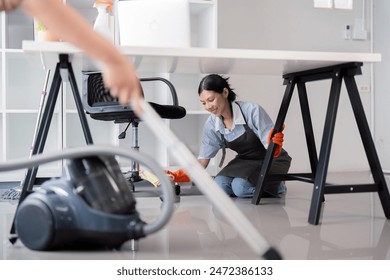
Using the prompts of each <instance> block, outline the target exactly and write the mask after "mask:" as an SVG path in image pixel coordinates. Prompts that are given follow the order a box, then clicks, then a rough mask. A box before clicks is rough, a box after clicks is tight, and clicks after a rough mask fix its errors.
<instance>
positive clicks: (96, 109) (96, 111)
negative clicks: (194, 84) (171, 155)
mask: <svg viewBox="0 0 390 280" xmlns="http://www.w3.org/2000/svg"><path fill="white" fill-rule="evenodd" d="M140 82H141V90H142V94H144V92H143V89H142V84H143V83H146V82H162V83H165V84H166V85H167V86H168V88H169V90H170V93H171V96H172V105H162V104H157V103H154V102H149V104H150V105H151V106H152V107H153V108H154V110H155V111H156V112H157V113H158V115H159V116H160V117H161V118H163V119H181V118H183V117H184V116H185V115H186V110H185V108H184V107H181V106H179V101H178V98H177V94H176V90H175V87H174V86H173V84H172V83H171V82H170V81H168V80H167V79H164V78H161V77H152V78H141V79H140ZM82 101H83V106H84V109H85V111H86V112H87V113H88V114H89V115H90V116H91V118H93V119H95V120H100V121H114V123H118V124H119V123H128V125H127V126H126V128H125V130H124V131H123V132H122V133H120V134H119V136H118V138H119V139H124V138H125V137H126V131H127V129H128V128H129V126H130V125H131V126H132V145H131V148H132V149H134V150H139V146H138V124H139V122H140V119H139V118H138V117H137V116H136V115H135V113H134V111H133V110H132V108H131V107H130V106H126V105H121V104H120V103H119V102H118V100H117V99H115V98H113V97H112V96H111V95H110V92H109V91H108V90H107V89H106V88H105V86H104V84H103V78H102V75H101V73H100V72H90V71H88V72H87V71H85V72H83V94H82ZM125 177H126V178H127V179H128V181H129V183H130V185H131V187H132V188H133V191H134V189H135V186H134V184H135V183H136V182H140V181H142V180H144V179H145V177H144V178H142V177H141V174H140V168H139V163H138V162H135V161H132V162H131V167H130V171H129V172H127V173H126V174H125ZM150 182H151V183H152V184H153V182H152V181H150ZM175 193H176V194H177V195H179V194H180V186H179V185H178V184H175Z"/></svg>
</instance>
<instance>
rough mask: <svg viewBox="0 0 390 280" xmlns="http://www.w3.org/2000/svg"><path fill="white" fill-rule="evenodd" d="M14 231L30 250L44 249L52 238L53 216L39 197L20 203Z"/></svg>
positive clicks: (49, 244) (48, 245)
mask: <svg viewBox="0 0 390 280" xmlns="http://www.w3.org/2000/svg"><path fill="white" fill-rule="evenodd" d="M15 221H16V222H15V227H16V232H17V234H18V236H19V238H20V240H21V241H22V242H23V244H24V245H25V246H26V247H28V248H30V249H31V250H46V249H47V248H49V247H50V246H51V243H52V241H53V239H54V218H53V214H52V212H51V211H50V209H49V207H48V206H47V205H46V204H45V203H44V202H43V201H41V200H39V199H26V200H25V201H23V203H21V205H20V206H19V209H18V211H17V218H16V220H15Z"/></svg>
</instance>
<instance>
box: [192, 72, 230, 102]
mask: <svg viewBox="0 0 390 280" xmlns="http://www.w3.org/2000/svg"><path fill="white" fill-rule="evenodd" d="M228 80H229V78H224V77H222V76H220V75H218V74H210V75H207V76H205V77H204V78H203V79H202V80H201V81H200V83H199V88H198V94H199V95H200V93H201V92H202V91H204V90H212V91H215V92H217V93H219V94H222V93H223V89H224V88H226V89H227V90H228V92H229V94H228V100H229V101H230V103H231V102H233V101H234V100H236V96H237V94H236V93H235V92H234V91H233V89H232V88H231V87H230V84H229V82H228Z"/></svg>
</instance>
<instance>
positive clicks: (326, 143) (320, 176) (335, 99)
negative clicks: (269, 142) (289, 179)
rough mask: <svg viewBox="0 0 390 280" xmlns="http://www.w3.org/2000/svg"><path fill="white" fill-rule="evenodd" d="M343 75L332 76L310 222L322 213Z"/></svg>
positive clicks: (315, 221) (315, 220) (316, 220)
mask: <svg viewBox="0 0 390 280" xmlns="http://www.w3.org/2000/svg"><path fill="white" fill-rule="evenodd" d="M341 83H342V75H341V73H340V70H338V71H335V72H334V74H333V78H332V86H331V90H330V96H329V103H328V109H327V113H326V119H325V127H324V132H323V136H322V143H321V150H320V157H319V161H318V166H317V171H316V176H315V179H314V189H313V195H312V199H311V205H310V213H309V223H310V224H314V225H317V224H318V222H319V219H320V214H321V204H322V201H323V197H324V193H325V182H326V175H327V172H328V165H329V157H330V150H331V146H332V140H333V133H334V128H335V124H336V115H337V108H338V104H339V99H340V91H341Z"/></svg>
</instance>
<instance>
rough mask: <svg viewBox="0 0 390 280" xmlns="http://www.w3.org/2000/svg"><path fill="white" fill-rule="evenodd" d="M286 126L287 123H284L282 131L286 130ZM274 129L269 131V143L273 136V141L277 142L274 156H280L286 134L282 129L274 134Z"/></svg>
mask: <svg viewBox="0 0 390 280" xmlns="http://www.w3.org/2000/svg"><path fill="white" fill-rule="evenodd" d="M284 127H285V125H283V127H282V131H283V130H284ZM274 131H275V130H274V129H271V130H270V131H269V133H268V145H269V143H270V142H271V138H272V142H274V143H275V151H274V157H278V156H279V155H280V152H281V151H282V147H283V141H284V134H283V132H282V131H281V132H277V133H275V134H274ZM273 134H274V135H273ZM272 135H273V136H272Z"/></svg>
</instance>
